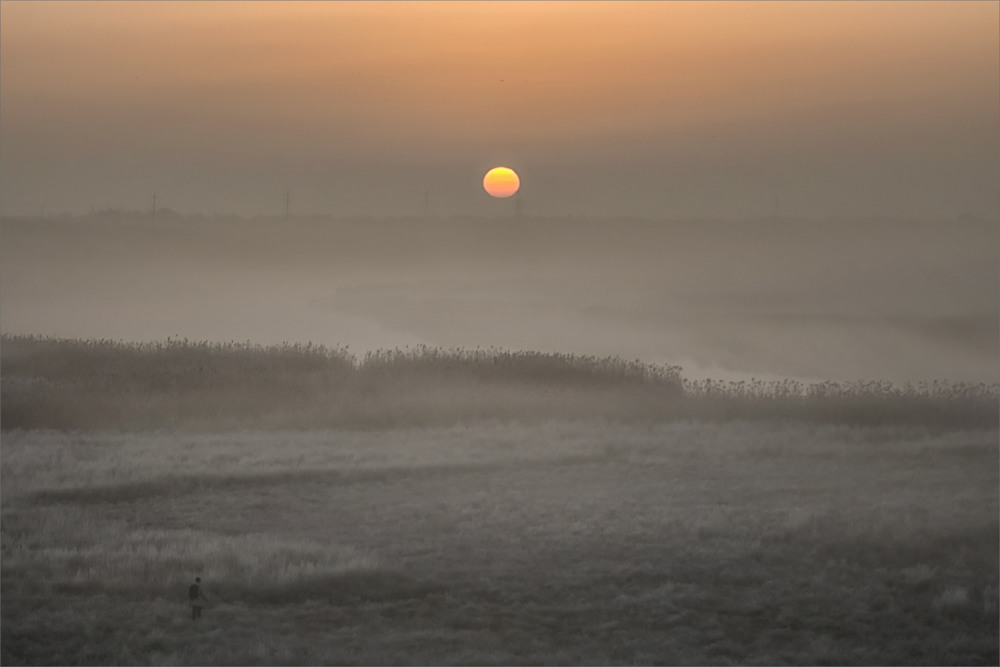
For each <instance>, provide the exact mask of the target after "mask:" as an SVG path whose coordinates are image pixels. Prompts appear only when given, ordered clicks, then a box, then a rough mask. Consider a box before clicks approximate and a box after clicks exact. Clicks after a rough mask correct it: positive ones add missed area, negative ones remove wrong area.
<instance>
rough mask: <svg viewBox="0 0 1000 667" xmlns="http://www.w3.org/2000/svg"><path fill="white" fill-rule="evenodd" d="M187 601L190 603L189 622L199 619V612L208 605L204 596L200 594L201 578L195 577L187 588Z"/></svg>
mask: <svg viewBox="0 0 1000 667" xmlns="http://www.w3.org/2000/svg"><path fill="white" fill-rule="evenodd" d="M188 601H189V602H190V603H191V620H192V621H194V620H196V619H199V618H201V610H202V609H204V608H205V604H206V603H208V600H206V599H205V594H204V593H202V592H201V577H195V578H194V583H193V584H191V585H190V586H188Z"/></svg>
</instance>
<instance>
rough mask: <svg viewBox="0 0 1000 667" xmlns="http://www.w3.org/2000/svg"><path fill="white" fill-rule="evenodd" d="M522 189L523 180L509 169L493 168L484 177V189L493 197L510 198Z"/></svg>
mask: <svg viewBox="0 0 1000 667" xmlns="http://www.w3.org/2000/svg"><path fill="white" fill-rule="evenodd" d="M519 187H521V179H520V178H518V177H517V173H515V172H514V170H513V169H510V168H509V167H493V168H492V169H490V170H489V171H488V172H486V175H485V176H483V188H484V189H485V190H486V192H488V193H489V194H490V196H492V197H510V196H511V195H513V194H514V193H515V192H517V189H518V188H519Z"/></svg>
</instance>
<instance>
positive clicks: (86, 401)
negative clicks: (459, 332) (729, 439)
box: [0, 335, 1000, 430]
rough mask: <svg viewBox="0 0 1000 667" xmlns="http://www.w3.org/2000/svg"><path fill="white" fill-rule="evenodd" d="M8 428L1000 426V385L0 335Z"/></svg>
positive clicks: (530, 356) (609, 360)
mask: <svg viewBox="0 0 1000 667" xmlns="http://www.w3.org/2000/svg"><path fill="white" fill-rule="evenodd" d="M0 381H2V394H0V426H2V428H3V429H4V430H12V429H19V428H20V429H44V428H51V429H62V430H76V429H80V430H87V429H121V430H132V429H140V430H145V429H171V428H184V429H208V430H216V429H244V428H246V429H253V428H264V429H285V428H290V429H296V428H380V427H406V426H430V425H444V424H453V423H462V422H475V421H490V420H518V421H544V420H549V419H590V418H604V419H613V420H632V421H650V422H652V421H670V420H685V419H687V420H712V421H716V420H734V419H748V420H754V419H776V420H796V421H816V422H827V423H830V422H832V423H845V424H887V423H906V424H918V425H926V426H931V427H942V428H956V427H959V428H995V427H997V426H998V420H1000V402H998V396H1000V390H998V386H997V385H985V384H975V385H972V384H963V383H947V382H931V383H921V384H917V385H905V386H902V387H899V386H895V385H893V384H891V383H886V382H856V383H835V382H824V383H820V384H811V385H807V384H802V383H798V382H793V381H790V380H785V381H769V382H765V381H753V382H719V381H712V380H705V381H700V382H694V381H689V380H685V379H683V378H682V376H681V368H680V367H677V366H662V365H654V364H647V363H643V362H639V361H625V360H622V359H620V358H617V357H604V358H598V357H592V356H580V355H572V354H557V353H541V352H523V351H520V352H511V351H505V350H497V349H475V350H467V349H465V350H443V349H436V348H429V347H416V348H407V349H404V350H385V351H379V352H374V353H369V354H366V355H365V356H364V357H363V358H361V359H358V358H357V357H355V356H354V355H353V354H352V353H351V352H350V351H349V350H348V349H346V348H327V347H324V346H319V345H312V344H307V345H302V344H296V345H291V344H285V345H280V346H260V345H254V344H251V343H205V342H201V343H195V342H189V341H187V340H168V341H167V342H161V343H123V342H116V341H108V340H99V341H92V340H91V341H84V340H67V339H57V338H45V337H37V336H11V335H4V336H3V337H2V338H0Z"/></svg>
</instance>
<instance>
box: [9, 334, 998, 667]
mask: <svg viewBox="0 0 1000 667" xmlns="http://www.w3.org/2000/svg"><path fill="white" fill-rule="evenodd" d="M0 342H2V347H0V353H2V357H0V364H2V365H0V379H2V397H0V398H2V402H0V406H2V422H0V426H2V429H3V431H2V438H3V442H2V452H0V453H2V458H0V483H2V485H0V500H2V525H0V529H2V530H0V532H2V561H0V565H2V571H0V584H2V598H0V613H2V619H0V661H2V662H3V664H10V665H14V664H233V665H235V664H241V665H242V664H713V665H716V664H719V665H723V664H997V662H998V660H1000V651H998V631H997V628H998V626H1000V615H998V570H1000V559H998V544H1000V527H998V487H1000V480H998V476H1000V472H998V470H1000V457H998V446H997V442H998V437H1000V429H998V418H1000V417H998V393H997V387H996V386H993V385H967V384H952V383H943V382H942V383H926V384H920V385H906V386H900V387H897V386H893V385H889V384H887V383H881V382H857V383H851V384H844V383H824V384H814V385H803V384H800V383H795V382H790V381H787V382H763V381H760V382H758V381H751V382H743V383H729V382H727V383H720V382H711V381H701V382H690V381H687V380H685V379H684V378H683V376H682V371H681V369H679V368H676V367H671V366H665V367H664V366H655V365H648V364H643V363H640V362H628V361H623V360H620V359H617V358H593V357H580V356H574V355H559V354H544V353H534V352H508V351H503V350H495V349H489V350H436V349H429V348H415V349H407V350H396V351H387V352H380V353H372V354H369V355H366V356H365V357H364V358H361V359H358V358H355V357H354V356H353V355H352V354H351V353H350V351H349V350H347V349H328V348H323V347H317V346H312V345H306V346H303V345H286V346H278V347H259V346H254V345H250V344H236V343H233V344H202V343H191V342H188V341H176V340H174V341H168V342H165V343H159V344H143V345H140V344H124V343H117V342H113V341H81V340H62V339H48V338H38V337H17V336H4V337H3V339H2V341H0ZM195 576H200V577H201V578H202V580H203V582H204V584H205V590H206V594H207V596H208V599H209V606H208V608H207V609H206V610H205V612H204V616H203V618H201V619H199V620H198V621H192V620H191V617H190V609H189V608H188V606H187V600H186V592H187V591H186V589H187V585H188V584H189V583H190V582H191V581H192V580H193V579H194V577H195Z"/></svg>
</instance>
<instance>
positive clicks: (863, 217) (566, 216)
mask: <svg viewBox="0 0 1000 667" xmlns="http://www.w3.org/2000/svg"><path fill="white" fill-rule="evenodd" d="M101 218H103V219H107V218H119V219H129V220H145V221H147V222H150V223H157V222H164V221H165V220H164V218H166V219H169V220H173V221H177V220H183V221H203V220H247V221H263V220H274V221H282V220H284V221H293V220H294V221H307V220H364V221H386V222H388V221H403V220H407V221H412V220H431V219H433V220H518V219H520V220H628V221H635V222H668V221H669V222H754V221H765V220H767V221H786V222H788V221H803V222H805V221H809V222H827V221H834V220H837V221H881V222H956V221H957V222H983V223H994V222H1000V212H998V215H997V217H996V218H995V219H993V220H991V219H989V218H985V217H983V216H981V215H977V214H974V213H968V212H959V213H952V214H951V216H950V217H946V216H928V217H917V216H913V215H902V214H885V213H869V214H854V215H844V214H832V213H831V214H826V215H816V214H814V215H806V214H795V215H793V214H749V215H744V216H735V215H663V216H651V215H640V214H634V213H609V214H587V213H563V214H555V213H551V214H544V215H537V214H536V215H531V214H508V215H483V214H478V213H449V214H438V215H420V214H377V213H237V212H229V213H204V212H181V211H177V210H175V209H172V208H170V207H163V208H158V209H157V210H156V213H155V215H154V214H153V212H152V211H150V210H143V209H125V208H102V209H98V210H94V211H89V212H86V213H80V212H71V211H63V212H60V213H45V212H44V211H42V212H40V213H22V214H11V213H0V220H5V221H11V222H21V221H40V220H52V221H57V220H81V219H82V220H86V219H101ZM158 218H159V219H158Z"/></svg>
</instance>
